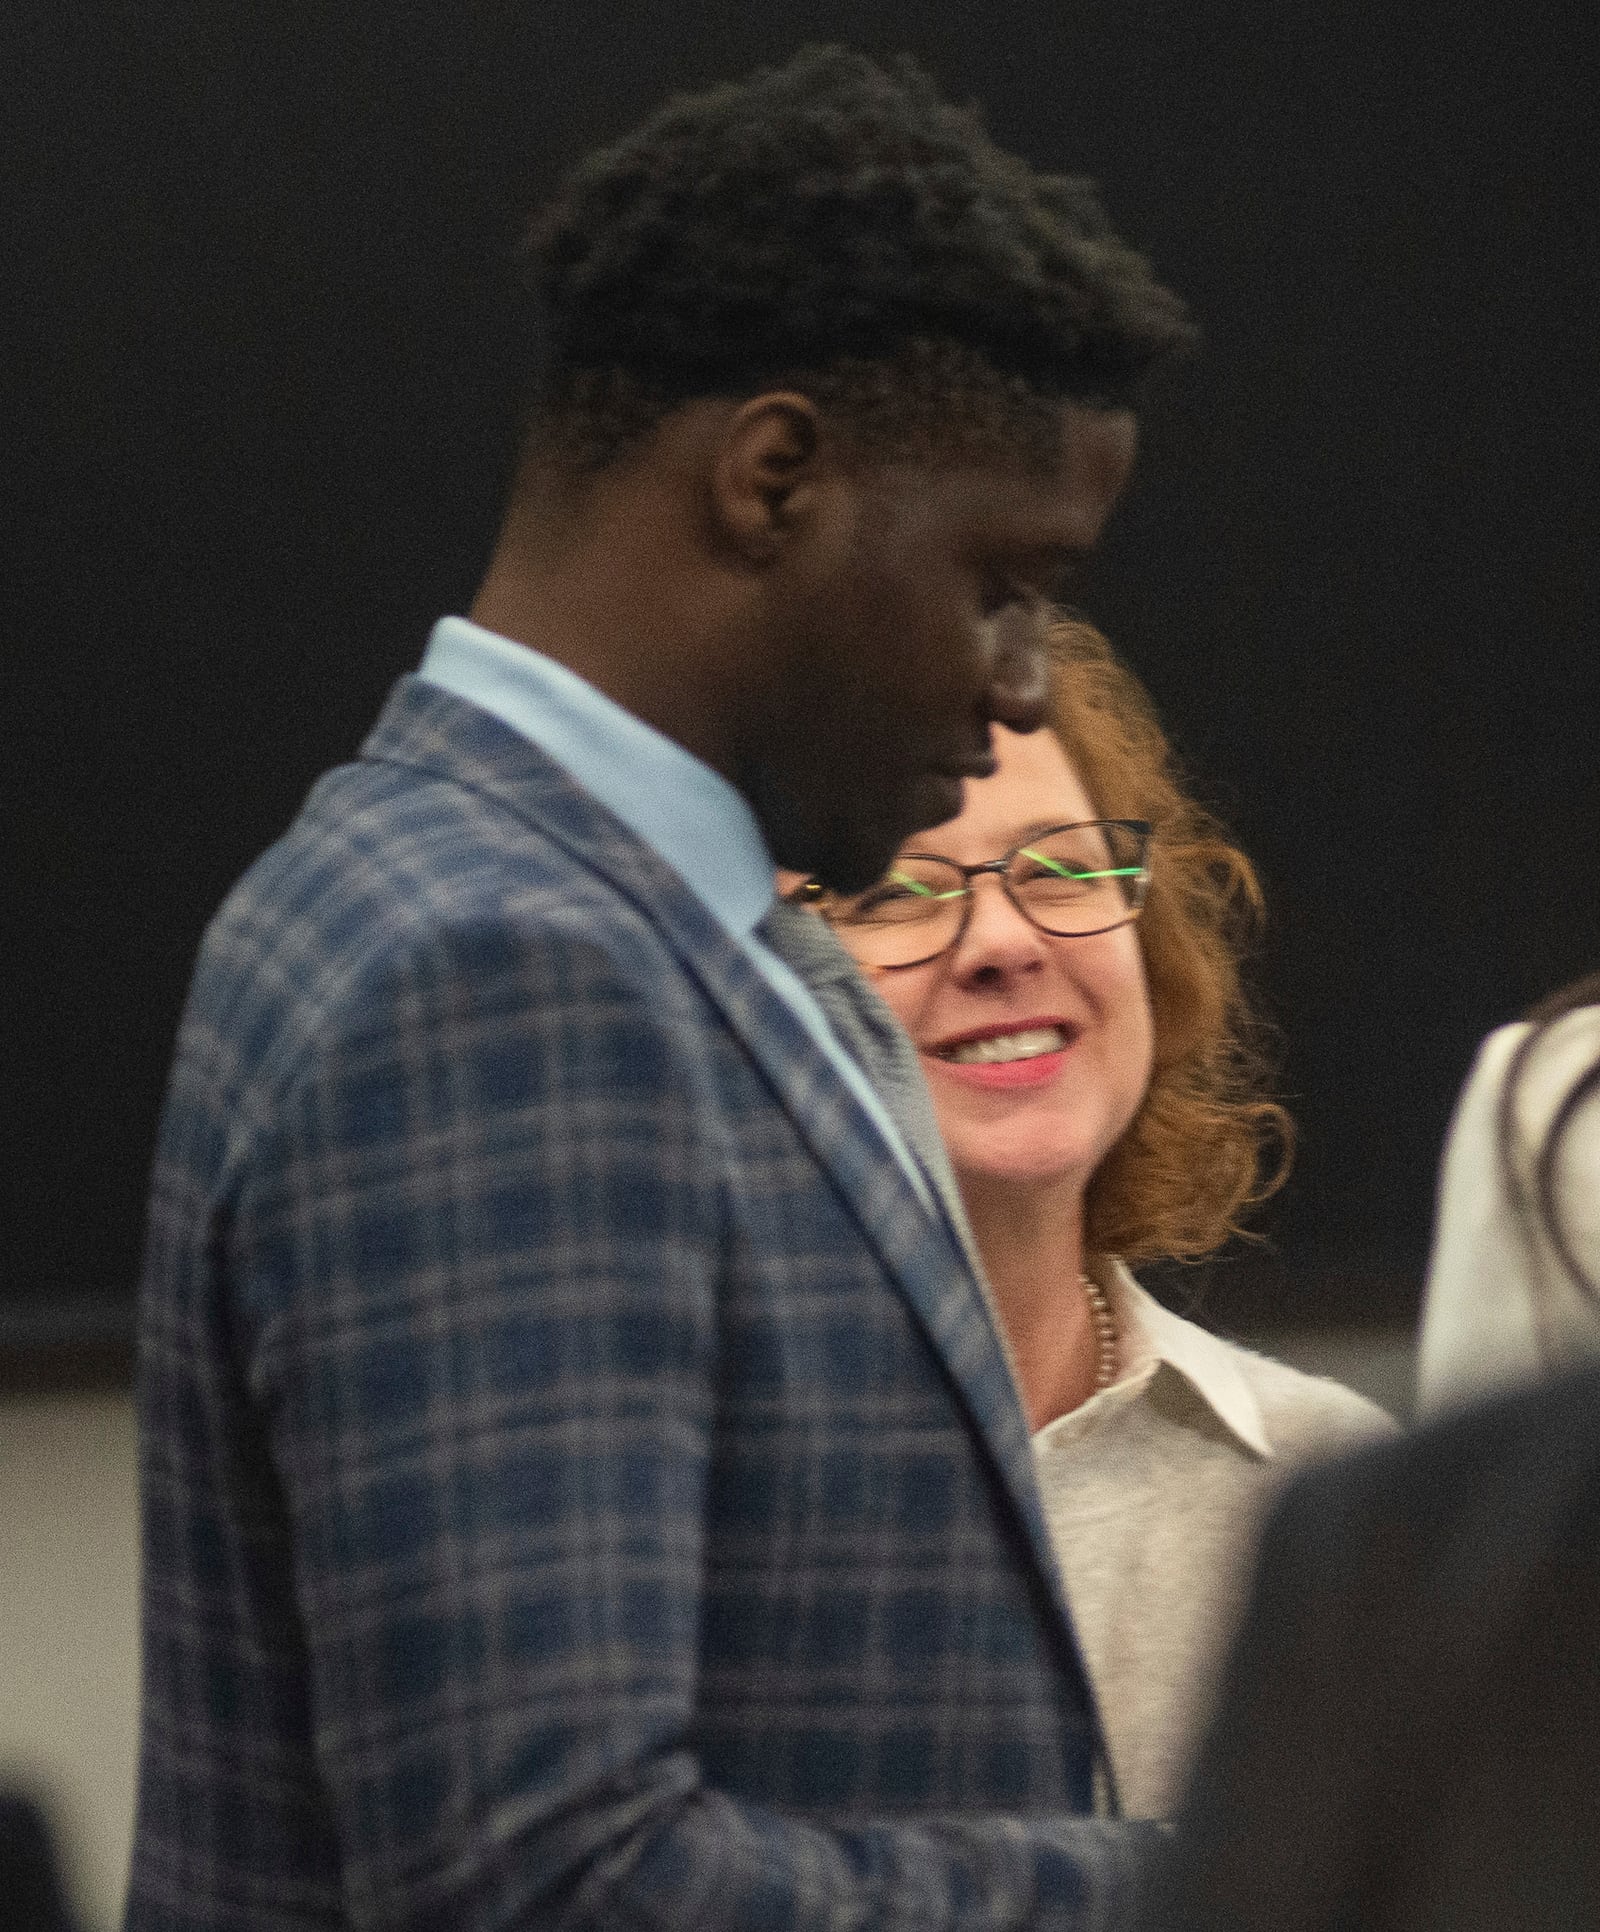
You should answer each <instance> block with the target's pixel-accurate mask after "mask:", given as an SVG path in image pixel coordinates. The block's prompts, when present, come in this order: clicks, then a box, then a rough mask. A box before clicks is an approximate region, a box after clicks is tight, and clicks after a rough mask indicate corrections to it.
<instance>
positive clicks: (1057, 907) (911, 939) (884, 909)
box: [829, 823, 1146, 966]
mask: <svg viewBox="0 0 1600 1932" xmlns="http://www.w3.org/2000/svg"><path fill="white" fill-rule="evenodd" d="M1145 876H1146V875H1145V869H1144V852H1143V841H1142V840H1141V838H1140V837H1139V835H1138V833H1137V832H1132V831H1130V830H1129V829H1128V828H1127V827H1126V826H1124V825H1117V824H1114V823H1097V824H1092V825H1069V826H1064V827H1062V828H1060V829H1059V830H1057V831H1053V832H1048V833H1046V834H1044V835H1043V836H1042V837H1040V838H1036V839H1031V840H1030V841H1029V842H1028V844H1027V845H1025V846H1022V847H1020V848H1019V849H1018V850H1017V851H1015V852H1013V853H1012V854H1011V855H1010V859H1009V861H1008V863H1007V866H1006V871H1005V880H1006V884H1007V887H1008V888H1009V890H1010V893H1011V896H1012V898H1013V899H1014V900H1015V901H1016V902H1017V903H1018V904H1019V905H1020V906H1021V907H1022V909H1023V911H1024V912H1025V913H1026V914H1027V916H1028V917H1029V918H1030V919H1031V920H1032V921H1033V922H1034V924H1035V925H1036V926H1038V927H1040V928H1041V930H1043V931H1045V932H1048V933H1054V934H1057V935H1059V936H1061V937H1074V936H1078V937H1087V936H1088V935H1089V934H1091V933H1096V932H1104V931H1106V930H1107V929H1108V928H1110V927H1112V926H1120V925H1123V924H1125V923H1126V922H1127V921H1128V920H1129V919H1131V918H1133V917H1134V916H1135V914H1136V913H1137V912H1138V910H1139V906H1140V904H1141V902H1142V899H1143V895H1144V881H1145ZM971 890H972V882H971V881H970V880H968V879H967V878H966V876H965V875H964V874H963V873H962V871H961V868H960V867H959V866H957V865H955V864H953V863H952V862H951V861H950V860H948V859H938V858H925V857H920V856H918V855H915V854H910V853H907V854H905V855H903V856H902V857H900V858H899V859H897V860H896V861H895V863H894V866H893V869H892V870H891V871H890V872H889V874H888V875H887V877H885V878H884V879H882V880H881V881H880V882H879V883H878V884H877V885H876V886H874V887H872V888H871V889H870V890H869V891H867V892H864V893H862V894H860V896H859V897H857V898H855V899H851V900H846V901H844V902H843V903H842V904H840V905H838V906H836V907H835V908H833V909H832V910H830V913H829V918H830V921H831V922H832V923H833V925H834V926H835V927H836V928H837V929H838V932H839V937H840V938H841V939H842V940H843V941H844V943H845V944H846V945H847V946H848V947H849V948H850V950H851V951H852V952H853V953H855V955H856V957H857V958H858V959H861V960H863V961H865V962H866V963H867V964H869V965H875V966H895V965H910V964H913V963H915V962H917V961H919V960H923V959H929V958H932V957H933V955H934V954H936V953H939V952H942V951H943V950H944V948H945V947H946V946H948V945H950V944H952V943H953V942H954V940H955V937H956V935H957V933H958V932H959V931H960V929H961V923H962V919H963V916H964V902H965V900H966V898H967V895H968V894H969V893H970V892H971Z"/></svg>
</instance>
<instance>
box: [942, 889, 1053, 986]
mask: <svg viewBox="0 0 1600 1932" xmlns="http://www.w3.org/2000/svg"><path fill="white" fill-rule="evenodd" d="M967 891H968V894H969V895H970V896H969V898H968V900H967V924H966V930H965V931H964V932H963V933H962V935H961V938H960V940H959V941H958V942H957V944H956V947H955V951H954V953H953V954H952V956H951V962H950V963H951V968H952V970H953V971H954V972H956V973H958V974H973V973H986V972H987V973H997V972H1027V971H1030V970H1032V968H1034V967H1036V966H1038V965H1041V964H1042V963H1043V961H1044V957H1045V936H1044V934H1043V933H1042V932H1040V930H1039V928H1038V927H1037V926H1036V925H1034V923H1033V921H1032V920H1031V919H1029V918H1028V917H1027V916H1026V914H1024V913H1022V912H1019V911H1018V910H1017V907H1016V904H1015V902H1014V901H1013V900H1012V898H1011V896H1010V894H1009V893H1008V892H1007V891H1006V889H1005V887H1004V885H1003V884H1002V883H1001V881H1000V878H999V876H998V875H997V874H996V873H993V872H986V873H980V874H979V876H978V877H977V878H975V879H973V880H971V881H970V882H969V883H968V886H967Z"/></svg>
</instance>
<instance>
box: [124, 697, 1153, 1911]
mask: <svg viewBox="0 0 1600 1932" xmlns="http://www.w3.org/2000/svg"><path fill="white" fill-rule="evenodd" d="M141 1320H142V1335H141V1358H140V1378H141V1412H142V1431H143V1436H142V1441H143V1448H142V1462H143V1499H144V1501H143V1507H144V1558H145V1581H144V1669H145V1687H144V1715H143V1735H142V1746H141V1765H140V1786H139V1806H138V1820H137V1829H136V1842H135V1851H134V1862H133V1872H132V1881H131V1892H130V1900H129V1907H128V1918H127V1924H128V1926H129V1927H130V1928H132V1932H154V1928H158V1927H159V1928H172V1929H174V1932H176V1929H177V1928H184V1929H185V1932H201V1929H202V1928H204V1932H230V1929H231V1928H242V1927H250V1928H259V1927H268V1926H270V1927H274V1928H278V1927H312V1926H315V1927H331V1926H339V1927H344V1926H361V1927H385V1928H405V1932H412V1929H415V1932H422V1928H438V1929H439V1932H445V1928H448V1929H449V1932H489V1929H490V1928H496V1929H498V1928H508V1929H509V1928H512V1927H534V1926H539V1927H562V1928H568V1927H570V1928H579V1927H596V1928H598V1927H605V1928H619V1929H622V1928H625V1929H630V1932H631V1929H633V1928H637V1929H638V1932H645V1928H650V1932H664V1929H665V1928H688V1929H693V1932H716V1929H717V1928H733V1927H740V1928H744V1927H762V1928H766V1927H771V1928H788V1927H793V1928H797V1929H798V1928H813V1927H814V1928H822V1927H829V1928H843V1927H851V1928H858V1927H859V1928H864V1927H869V1926H872V1927H896V1928H902V1927H903V1928H912V1927H915V1928H917V1929H918V1932H933V1929H934V1928H939V1927H956V1926H963V1927H965V1926H973V1927H977V1926H983V1927H997V1926H1039V1927H1045V1926H1049V1927H1073V1928H1079V1927H1082V1928H1088V1927H1101V1926H1109V1925H1113V1924H1117V1925H1120V1924H1122V1923H1124V1922H1126V1919H1127V1917H1128V1916H1129V1915H1130V1912H1131V1906H1132V1900H1133V1893H1134V1891H1135V1889H1136V1887H1137V1883H1138V1878H1139V1873H1140V1870H1141V1868H1142V1864H1143V1858H1142V1851H1143V1846H1144V1843H1145V1842H1146V1841H1145V1838H1144V1835H1143V1833H1142V1832H1141V1831H1140V1829H1139V1828H1137V1827H1133V1826H1128V1825H1123V1824H1120V1823H1115V1822H1109V1823H1108V1822H1101V1821H1096V1820H1094V1819H1092V1818H1089V1817H1087V1816H1086V1815H1085V1813H1086V1812H1087V1811H1088V1809H1089V1805H1090V1778H1091V1748H1092V1742H1093V1724H1092V1715H1091V1712H1090V1709H1089V1699H1088V1693H1087V1691H1086V1688H1085V1683H1084V1678H1083V1675H1082V1672H1081V1669H1080V1666H1079V1662H1078V1659H1077V1656H1076V1653H1075V1650H1074V1646H1073V1642H1072V1638H1071V1633H1070V1630H1069V1627H1068V1624H1067V1621H1066V1617H1065V1614H1064V1611H1063V1608H1062V1605H1061V1601H1060V1596H1059V1586H1058V1584H1057V1582H1056V1580H1055V1576H1054V1572H1053V1569H1052V1565H1051V1559H1050V1552H1049V1546H1048V1542H1047V1540H1046V1532H1045V1528H1044V1524H1043V1521H1042V1518H1041V1514H1040V1511H1039V1507H1038V1503H1037V1499H1036V1497H1035V1494H1034V1490H1033V1486H1032V1469H1031V1463H1030V1459H1029V1446H1028V1440H1027V1435H1026V1429H1025V1424H1024V1421H1023V1417H1022V1415H1021V1413H1020V1410H1019V1408H1018V1405H1017V1401H1016V1397H1015V1394H1014V1391H1013V1388H1012V1385H1011V1382H1010V1379H1009V1377H1008V1374H1007V1370H1006V1367H1005V1363H1004V1360H1003V1358H1002V1355H1001V1351H1000V1348H999V1346H998V1343H997V1340H996V1337H995V1335H994V1332H993V1329H992V1327H991V1325H990V1320H989V1317H988V1315H987V1313H986V1310H985V1307H984V1304H983V1302H982V1299H981V1297H980V1295H979V1293H978V1291H977V1289H976V1287H975V1285H974V1282H973V1280H972V1278H971V1275H970V1273H969V1272H968V1271H967V1268H966V1264H965V1263H964V1262H963V1261H962V1260H961V1258H960V1255H959V1250H958V1248H957V1246H956V1245H955V1243H954V1242H953V1241H952V1239H951V1237H950V1234H949V1231H948V1229H946V1228H945V1227H943V1226H942V1225H941V1224H940V1223H939V1222H938V1221H937V1220H936V1219H934V1218H933V1217H932V1216H930V1215H929V1214H928V1213H927V1211H926V1210H925V1209H923V1208H922V1207H921V1206H920V1205H919V1204H918V1202H917V1200H916V1198H915V1195H914V1193H913V1191H912V1190H911V1188H910V1186H909V1183H908V1181H907V1179H906V1177H905V1175H904V1173H903V1172H902V1170H901V1169H900V1168H899V1166H898V1165H897V1163H896V1162H895V1160H894V1159H893V1158H892V1157H891V1155H890V1154H889V1152H888V1150H887V1149H886V1148H885V1147H884V1146H883V1145H882V1143H881V1142H880V1140H879V1139H878V1138H877V1137H876V1136H875V1135H874V1133H873V1132H872V1130H871V1128H870V1126H869V1125H868V1123H867V1122H866V1120H865V1118H864V1116H863V1115H862V1114H861V1113H860V1111H859V1109H858V1107H857V1104H856V1102H855V1101H854V1099H853V1098H852V1096H851V1095H850V1094H849V1092H848V1091H847V1089H846V1088H845V1086H844V1084H843V1083H842V1082H841V1081H840V1079H839V1078H838V1076H837V1073H836V1071H835V1070H834V1069H833V1068H832V1067H831V1066H830V1064H829V1063H828V1061H827V1059H826V1057H825V1056H824V1055H823V1054H822V1053H821V1052H820V1051H819V1049H818V1048H817V1047H816V1045H815V1044H814V1042H813V1041H812V1039H811V1038H810V1036H809V1035H808V1034H807V1033H806V1031H805V1029H804V1028H803V1026H802V1025H801V1024H800V1023H799V1021H798V1020H797V1019H796V1018H795V1017H794V1015H793V1014H792V1013H791V1012H790V1010H789V1008H788V1007H787V1006H786V1005H785V1003H784V1002H783V1001H781V1000H780V999H779V998H778V997H777V996H776V995H775V994H774V993H773V992H772V990H771V989H770V988H769V986H768V985H767V983H766V982H765V980H763V979H762V978H761V976H760V975H759V973H758V972H757V970H756V969H755V967H754V966H753V965H752V964H751V962H750V961H749V959H748V958H747V957H746V955H745V954H744V953H743V951H742V950H741V949H740V948H739V947H737V946H736V945H735V944H733V943H732V942H731V941H730V939H729V938H728V936H727V935H726V933H725V932H724V931H723V930H722V929H721V928H720V927H719V926H718V925H717V924H716V922H715V921H714V920H713V918H712V917H711V915H710V914H709V913H708V912H707V911H706V910H705V908H704V907H703V905H702V904H701V903H700V901H699V900H697V899H696V898H695V897H694V896H693V895H692V894H691V893H690V892H689V891H688V889H687V888H686V887H685V886H684V885H683V883H682V881H681V880H679V879H678V878H677V876H676V875H675V874H674V873H673V872H672V871H671V870H670V869H669V868H668V867H666V866H665V865H664V864H663V863H662V862H661V861H660V860H659V859H658V858H657V857H656V856H655V855H654V854H653V853H652V852H651V851H650V850H649V849H648V848H647V847H645V846H644V845H643V844H641V843H640V842H639V841H638V840H637V839H635V838H634V837H633V836H632V835H631V834H630V833H628V832H627V831H626V830H624V829H623V828H622V827H621V826H620V825H619V824H618V823H617V822H616V820H615V819H613V818H612V817H611V816H610V815H609V814H608V813H606V812H605V811H604V810H603V809H602V808H601V807H600V806H599V805H598V804H597V803H596V802H595V801H594V800H593V799H591V798H590V797H589V796H587V795H586V794H585V793H584V792H582V791H581V790H580V789H579V788H578V787H577V786H576V785H575V784H574V783H573V781H572V780H571V779H570V778H569V777H568V776H567V775H566V773H565V772H563V771H562V770H561V769H560V768H559V767H558V766H557V765H555V764H554V763H553V762H552V761H550V760H549V759H547V758H545V757H543V756H542V755H541V754H540V753H539V752H538V751H536V750H535V749H534V748H533V747H532V746H530V745H529V744H527V743H526V742H525V741H524V740H523V739H522V738H521V737H520V736H518V735H517V734H516V733H515V732H513V731H511V730H510V729H508V728H507V727H506V726H505V725H503V724H502V723H500V722H499V721H498V720H497V719H495V718H492V717H490V716H488V715H487V714H485V713H483V712H481V711H479V710H478V709H476V708H475V707H474V706H472V705H470V704H467V703H464V702H463V701H462V700H460V699H458V698H456V697H453V696H451V695H449V694H448V693H445V692H443V691H440V690H437V689H435V688H434V687H432V686H430V685H427V684H424V683H422V682H420V681H418V680H415V679H406V680H403V681H402V683H401V684H400V685H399V686H398V687H397V690H396V692H395V694H394V695H393V697H392V698H391V701H390V703H389V706H388V708H387V709H386V711H385V713H384V715H383V717H382V719H381V720H380V722H379V724H378V726H377V728H376V730H375V731H374V733H373V735H372V737H371V738H370V740H369V741H368V743H367V745H366V746H365V747H364V750H363V754H362V757H361V759H360V761H359V762H358V763H356V764H354V765H350V766H346V767H343V768H341V769H339V770H336V771H334V772H331V773H329V774H328V775H327V776H326V777H324V778H323V779H322V780H321V781H320V782H319V784H318V785H317V786H316V787H315V789H314V790H313V791H312V793H311V795H310V797H309V799H308V801H307V803H306V806H305V808H304V811H303V812H302V814H301V816H300V818H299V819H298V821H297V822H296V824H295V825H294V826H293V828H292V829H291V830H290V831H289V833H288V834H287V835H286V836H285V837H284V838H283V839H282V840H281V841H280V842H279V843H278V844H277V845H276V846H275V847H273V848H272V850H271V851H269V852H268V853H267V854H266V855H265V856H264V857H263V858H262V859H261V860H260V861H258V863H257V864H256V865H255V866H254V868H253V869H252V870H251V871H250V872H249V873H248V874H247V875H246V876H245V878H244V879H243V880H242V881H241V883H240V884H239V885H238V886H237V887H236V888H235V890H234V892H233V894H232V895H231V897H230V898H229V899H228V901H227V903H226V904H225V905H224V907H223V909H222V910H221V912H220V913H219V914H218V916H217V918H216V920H215V921H214V922H213V924H212V926H211V929H210V931H209V933H208V934H207V937H206V940H205V944H204V947H203V949H202V952H201V955H200V960H199V965H198V968H197V971H196V976H195V981H194V985H193V988H192V991H191V995H190V1000H189V1004H188V1008H187V1011H186V1014H185V1017H184V1021H183V1025H182V1030H181V1035H180V1040H179V1045H178V1052H177V1059H176V1065H175V1070H174V1073H173V1078H172V1084H171V1089H170V1093H169V1098H168V1103H167V1108H166V1113H165V1116H164V1121H163V1126H162V1133H161V1140H160V1147H159V1153H158V1157H157V1164H156V1171H155V1178H154V1185H153V1199H152V1210H151V1227H150V1237H149V1249H148V1260H147V1268H146V1277H145V1282H144V1289H143V1302H142V1316H141Z"/></svg>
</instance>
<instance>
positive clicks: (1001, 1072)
mask: <svg viewBox="0 0 1600 1932" xmlns="http://www.w3.org/2000/svg"><path fill="white" fill-rule="evenodd" d="M1046 1026H1054V1027H1059V1028H1060V1029H1061V1031H1062V1032H1063V1033H1064V1034H1065V1035H1066V1036H1067V1043H1066V1045H1065V1046H1062V1047H1057V1048H1056V1050H1055V1051H1054V1052H1053V1053H1038V1054H1035V1055H1034V1056H1033V1058H1032V1059H1029V1060H1000V1061H992V1062H990V1063H989V1064H987V1065H985V1064H983V1063H981V1062H980V1063H977V1064H975V1065H971V1066H965V1065H961V1064H959V1063H958V1062H956V1061H954V1060H946V1059H944V1058H943V1057H942V1056H943V1055H944V1054H946V1053H948V1052H949V1051H950V1049H951V1048H952V1047H958V1046H965V1045H966V1044H967V1042H968V1041H969V1040H994V1039H998V1038H999V1037H1000V1036H1001V1035H1002V1034H1006V1033H1031V1032H1032V1031H1034V1030H1035V1029H1036V1028H1039V1027H1046ZM1079 1031H1080V1029H1079V1028H1078V1027H1076V1026H1074V1025H1073V1024H1072V1022H1071V1021H1070V1020H1064V1019H1062V1018H1061V1017H1060V1016H1059V1015H1058V1014H1054V1013H1048V1014H1042V1015H1040V1016H1039V1017H1038V1018H1037V1019H1015V1020H1001V1021H997V1022H995V1023H994V1024H992V1025H989V1026H974V1027H969V1028H968V1029H967V1030H966V1032H964V1033H952V1034H951V1035H950V1036H949V1037H948V1038H947V1039H943V1040H940V1041H939V1042H938V1043H937V1045H936V1046H934V1047H925V1048H924V1049H923V1050H922V1058H923V1060H924V1062H925V1063H926V1065H927V1066H928V1067H929V1068H930V1069H931V1068H933V1067H937V1068H938V1070H939V1074H940V1077H941V1078H942V1079H946V1080H954V1081H957V1082H959V1084H960V1085H962V1086H964V1087H987V1088H991V1089H993V1088H1006V1087H1047V1086H1048V1085H1049V1084H1050V1082H1051V1081H1052V1080H1054V1079H1055V1077H1056V1075H1057V1074H1059V1073H1060V1071H1061V1069H1062V1068H1063V1067H1064V1066H1065V1065H1066V1063H1067V1056H1068V1055H1069V1054H1070V1053H1071V1052H1072V1049H1073V1048H1074V1047H1075V1046H1076V1045H1077V1043H1078V1034H1079ZM930 1077H931V1074H930Z"/></svg>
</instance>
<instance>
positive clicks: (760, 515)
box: [710, 390, 822, 564]
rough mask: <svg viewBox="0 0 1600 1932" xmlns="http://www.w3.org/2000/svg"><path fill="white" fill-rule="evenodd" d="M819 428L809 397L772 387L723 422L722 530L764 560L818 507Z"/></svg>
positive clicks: (718, 494) (715, 500)
mask: <svg viewBox="0 0 1600 1932" xmlns="http://www.w3.org/2000/svg"><path fill="white" fill-rule="evenodd" d="M821 448H822V431H821V425H820V423H819V421H818V418H817V406H816V404H815V403H813V402H812V401H811V400H810V398H809V397H806V396H801V395H796V394H794V393H793V392H791V391H789V390H773V391H772V392H770V393H769V394H767V395H761V396H752V397H751V398H750V399H749V401H748V402H743V403H740V405H739V406H738V408H737V409H735V410H734V411H733V413H732V414H731V415H730V416H729V417H728V418H727V420H726V422H725V423H724V424H723V425H722V431H721V434H720V436H719V437H718V439H717V444H716V449H715V452H714V456H713V461H712V467H711V505H710V508H711V514H712V519H713V521H714V523H715V525H716V529H717V534H718V535H719V537H720V538H721V539H722V541H723V542H724V543H725V544H727V545H728V546H729V547H730V548H731V549H732V550H734V551H735V552H737V553H738V554H739V555H740V556H741V557H743V558H744V559H745V560H746V561H747V562H749V563H754V564H765V563H768V562H770V561H771V559H772V558H773V557H774V556H775V555H776V554H777V552H778V551H779V550H780V549H781V548H782V547H783V545H784V543H785V541H786V540H787V539H788V537H789V536H791V535H792V534H793V533H794V532H795V530H797V529H798V528H800V527H801V526H802V525H803V524H804V523H805V521H806V519H807V517H808V516H809V515H810V514H811V513H812V512H813V511H814V509H815V505H816V496H817V486H818V482H819V470H820V468H821Z"/></svg>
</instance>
